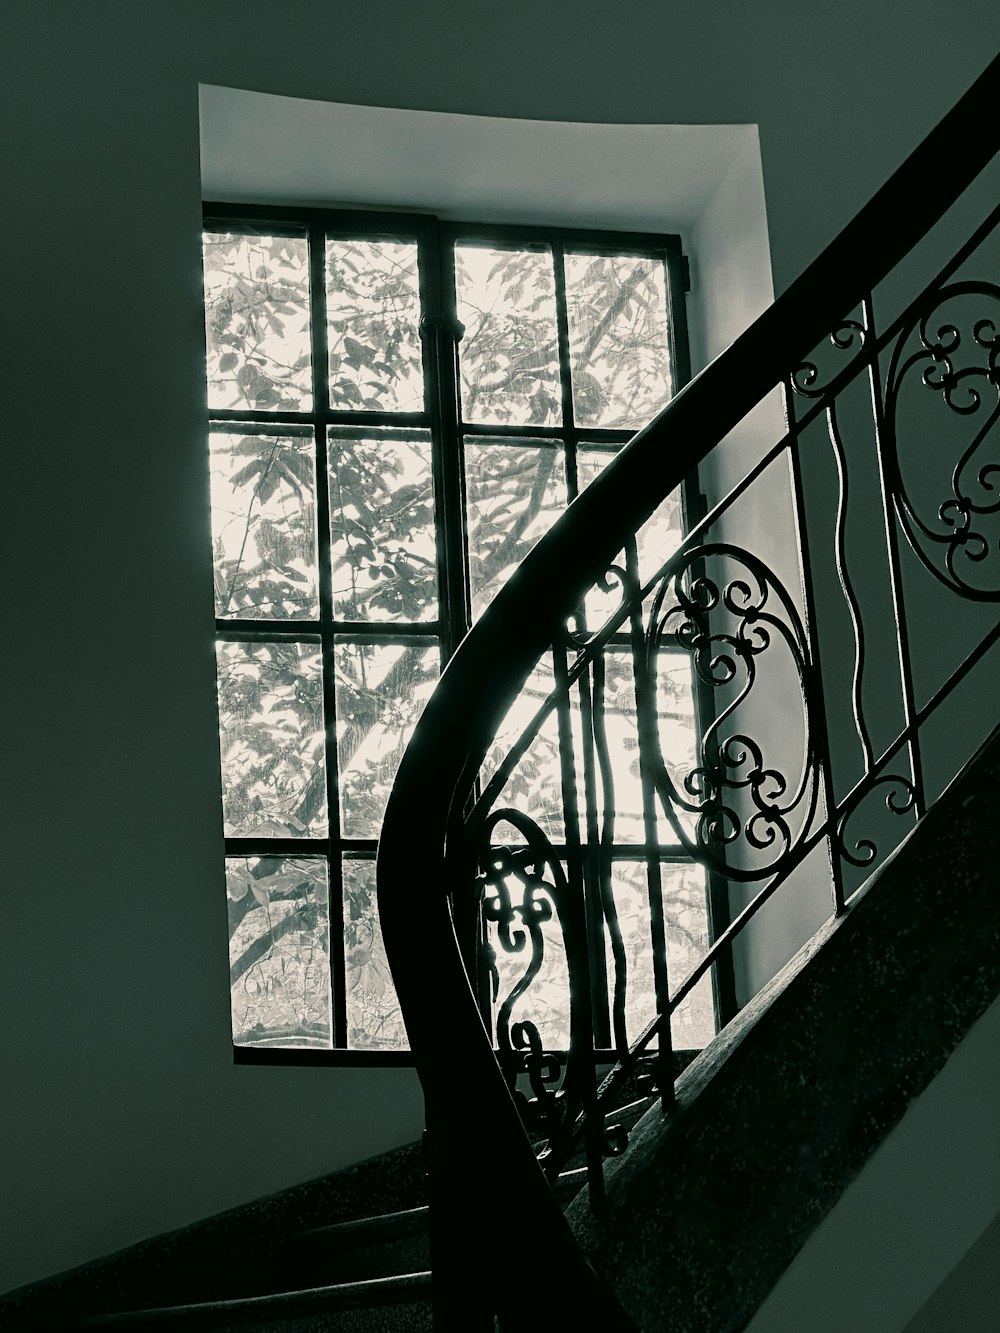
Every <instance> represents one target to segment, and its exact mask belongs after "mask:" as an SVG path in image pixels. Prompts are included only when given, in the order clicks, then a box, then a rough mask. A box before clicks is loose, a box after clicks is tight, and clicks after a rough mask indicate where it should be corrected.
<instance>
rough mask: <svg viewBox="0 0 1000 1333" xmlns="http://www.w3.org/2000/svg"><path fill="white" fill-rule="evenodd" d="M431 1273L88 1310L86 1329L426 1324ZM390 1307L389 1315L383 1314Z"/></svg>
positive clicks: (363, 1330) (361, 1331) (363, 1329)
mask: <svg viewBox="0 0 1000 1333" xmlns="http://www.w3.org/2000/svg"><path fill="white" fill-rule="evenodd" d="M430 1295H431V1275H430V1273H429V1272H420V1273H403V1274H399V1275H397V1276H395V1277H383V1278H372V1279H369V1280H367V1281H364V1282H345V1283H341V1284H339V1285H337V1286H332V1287H313V1288H311V1289H309V1290H307V1291H294V1292H282V1293H280V1294H278V1295H273V1296H253V1297H248V1298H245V1299H242V1300H230V1301H207V1302H204V1303H201V1304H196V1305H171V1306H161V1307H157V1308H153V1309H148V1310H124V1311H120V1312H117V1313H114V1314H103V1315H93V1316H91V1317H90V1318H89V1319H87V1320H85V1321H84V1327H85V1328H112V1329H113V1328H145V1327H146V1326H150V1327H164V1328H166V1327H172V1326H174V1327H181V1326H183V1327H184V1328H211V1329H214V1330H216V1333H224V1331H225V1330H227V1329H239V1328H255V1329H258V1330H263V1329H283V1328H287V1329H293V1328H294V1329H301V1330H302V1331H303V1333H304V1331H305V1330H306V1329H307V1328H309V1327H315V1328H316V1329H331V1330H341V1329H342V1330H345V1333H346V1331H347V1330H357V1331H358V1333H367V1331H368V1330H373V1333H374V1330H380V1329H381V1330H386V1331H388V1330H389V1329H392V1330H396V1329H399V1330H409V1329H429V1328H430V1327H431V1323H430V1308H431V1307H430ZM389 1310H393V1314H392V1315H390V1314H389V1313H388V1311H389Z"/></svg>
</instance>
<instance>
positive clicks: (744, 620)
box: [645, 542, 817, 881]
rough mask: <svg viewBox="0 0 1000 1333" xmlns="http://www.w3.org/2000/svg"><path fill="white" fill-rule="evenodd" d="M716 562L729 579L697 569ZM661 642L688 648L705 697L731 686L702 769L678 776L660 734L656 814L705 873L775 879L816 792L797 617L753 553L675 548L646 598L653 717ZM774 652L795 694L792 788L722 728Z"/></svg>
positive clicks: (759, 752)
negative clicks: (797, 718) (797, 728)
mask: <svg viewBox="0 0 1000 1333" xmlns="http://www.w3.org/2000/svg"><path fill="white" fill-rule="evenodd" d="M712 561H722V562H724V563H725V564H726V565H727V566H728V567H729V573H728V574H727V575H726V577H725V578H713V577H709V575H708V574H707V573H706V572H704V571H705V570H706V569H707V567H708V566H709V565H710V564H711V562H712ZM669 647H681V648H684V649H686V650H687V651H688V652H689V653H690V655H691V659H692V663H693V666H694V671H695V674H696V675H697V677H698V679H699V680H700V681H701V682H702V684H703V685H705V686H707V687H709V688H710V689H711V690H713V691H717V690H721V689H723V688H724V687H728V688H729V690H730V692H731V693H732V695H733V697H732V698H730V699H729V701H728V702H727V703H726V704H725V706H723V707H721V708H719V709H717V710H714V711H715V714H716V715H715V719H714V721H713V722H712V723H711V725H710V726H708V727H707V728H706V730H705V733H704V735H703V737H702V740H701V747H700V751H701V752H700V756H699V758H700V762H697V763H696V764H695V765H694V767H692V768H690V769H689V771H688V772H687V773H686V774H684V776H683V777H682V778H681V779H680V781H677V780H675V779H676V776H677V775H675V774H672V773H671V771H670V768H669V766H668V764H667V762H666V760H665V758H664V755H663V751H662V748H661V746H660V742H659V736H657V741H656V748H655V753H654V755H653V764H654V771H653V775H652V776H653V780H654V785H655V788H656V791H657V793H658V796H659V798H660V803H661V805H662V807H663V810H664V813H665V815H666V816H667V818H668V820H669V821H670V823H671V825H672V826H673V828H674V830H675V832H676V834H677V836H678V838H679V839H680V841H681V842H682V843H683V844H684V846H685V847H686V848H687V850H688V851H689V852H690V853H691V855H692V856H694V857H695V858H697V859H698V860H699V861H701V862H702V863H703V864H705V865H708V866H709V867H711V868H712V869H713V870H716V871H718V872H719V873H721V874H725V875H727V876H729V877H730V878H732V879H738V880H743V881H749V880H755V879H760V878H763V877H765V876H767V875H770V874H773V873H774V872H775V870H777V869H778V868H779V866H780V863H781V861H782V859H783V857H784V856H785V855H786V854H787V853H788V852H790V851H791V850H792V848H793V847H794V846H795V845H796V843H797V841H798V839H799V838H800V837H801V836H802V834H803V832H804V830H805V829H806V827H807V826H808V824H809V821H810V819H811V817H812V812H813V810H814V809H815V802H816V793H817V772H816V769H817V760H816V756H815V753H814V747H813V743H812V738H811V734H810V727H809V699H810V698H811V696H812V692H813V686H812V682H811V668H810V665H809V655H808V649H807V646H806V637H805V631H804V629H803V626H802V624H801V621H800V619H799V616H798V613H797V611H796V609H795V607H794V606H793V604H792V602H791V600H790V598H789V597H788V594H787V592H786V591H785V590H784V588H783V587H782V586H781V584H780V583H779V582H778V580H777V579H776V578H775V576H774V575H773V574H772V573H771V572H770V571H769V570H768V568H767V567H766V566H765V565H764V564H763V563H762V562H761V561H760V560H758V559H757V558H756V557H755V556H753V555H751V554H750V553H749V552H747V551H744V550H742V549H740V548H739V547H736V546H732V545H729V544H727V543H721V542H713V543H707V544H704V545H701V546H697V547H695V548H693V549H691V550H688V551H686V552H683V553H680V555H679V557H678V558H677V560H676V561H673V562H671V564H670V565H669V566H668V568H667V572H666V573H665V574H664V576H663V578H662V580H661V582H660V585H659V588H658V589H657V591H656V593H655V596H654V597H653V601H652V608H651V611H650V614H649V622H648V628H647V631H646V656H645V680H646V687H647V688H648V689H649V690H650V691H651V693H652V695H653V700H654V707H653V713H654V716H655V715H657V713H658V707H659V706H658V704H657V703H656V697H655V696H656V690H657V670H656V659H657V654H658V653H659V651H660V650H661V649H663V648H669ZM782 652H783V655H784V657H785V659H786V660H787V661H788V662H790V664H791V667H792V668H793V670H794V673H795V677H796V679H797V682H798V688H799V692H800V704H801V724H800V725H801V730H802V759H801V767H800V773H799V776H798V778H797V780H796V781H795V783H794V785H791V784H790V783H789V779H788V777H787V776H786V775H785V774H784V773H782V772H781V771H779V769H778V768H777V767H774V766H771V765H769V764H768V762H767V760H766V758H765V753H764V749H763V747H762V745H761V744H759V743H758V742H757V741H756V740H755V739H754V738H753V737H752V736H749V735H747V734H746V733H745V732H744V731H742V730H740V729H739V728H738V727H737V728H736V729H734V730H732V731H730V730H729V729H728V728H729V726H730V725H735V722H736V718H735V716H734V715H736V714H737V711H738V710H739V709H740V708H741V707H742V705H743V704H744V702H745V701H746V700H747V698H748V696H749V695H750V693H751V691H752V690H753V688H754V685H755V684H756V683H757V681H758V678H759V671H760V664H761V663H762V662H763V661H764V660H765V656H766V658H767V660H768V661H775V662H776V661H777V659H778V656H779V654H782ZM685 816H686V817H687V818H685ZM686 825H687V826H686ZM692 825H693V827H691V826H692Z"/></svg>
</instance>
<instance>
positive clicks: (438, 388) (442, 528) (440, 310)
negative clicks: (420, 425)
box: [420, 226, 471, 662]
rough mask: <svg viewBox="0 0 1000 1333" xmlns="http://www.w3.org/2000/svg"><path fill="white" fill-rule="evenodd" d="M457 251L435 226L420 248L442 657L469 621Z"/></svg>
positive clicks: (448, 654)
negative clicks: (456, 297) (457, 306)
mask: <svg viewBox="0 0 1000 1333" xmlns="http://www.w3.org/2000/svg"><path fill="white" fill-rule="evenodd" d="M453 256H454V243H453V239H452V237H451V236H450V235H449V233H448V232H446V231H445V230H444V229H443V228H441V227H440V226H435V227H434V228H433V231H432V232H431V234H430V235H429V236H428V237H427V238H426V240H425V243H424V246H423V248H422V251H421V265H420V275H421V304H422V307H423V314H422V317H421V321H420V329H421V334H422V336H423V344H424V384H425V392H426V395H427V404H428V407H429V409H430V419H431V439H432V446H431V447H432V467H433V475H434V514H435V527H436V531H437V547H438V550H437V564H438V597H439V604H440V613H439V619H440V623H441V640H442V643H441V649H442V653H441V655H442V661H443V662H447V661H448V660H449V659H450V658H451V656H452V654H453V653H454V651H455V649H456V648H457V647H458V645H459V643H460V642H461V640H462V638H463V637H464V635H465V633H466V631H467V630H468V628H469V625H470V623H471V596H470V591H469V570H468V544H467V539H466V523H465V475H464V449H463V445H462V430H461V422H460V418H459V400H458V344H459V340H460V338H461V335H462V332H463V330H462V328H461V326H460V325H459V323H458V317H457V315H456V313H455V276H454V257H453Z"/></svg>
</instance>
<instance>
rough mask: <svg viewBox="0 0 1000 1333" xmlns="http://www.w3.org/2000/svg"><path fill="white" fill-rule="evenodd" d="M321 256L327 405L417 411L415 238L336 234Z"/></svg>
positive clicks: (420, 396) (420, 394) (420, 401)
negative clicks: (343, 236)
mask: <svg viewBox="0 0 1000 1333" xmlns="http://www.w3.org/2000/svg"><path fill="white" fill-rule="evenodd" d="M326 262H327V288H326V313H327V319H328V321H329V330H328V338H329V355H330V406H331V407H334V408H338V409H340V410H341V411H349V410H351V409H352V408H356V409H358V410H359V411H361V410H363V411H366V412H420V411H422V410H423V406H424V382H423V370H422V357H421V350H420V294H419V290H418V283H417V246H416V243H415V242H414V241H365V240H357V241H355V240H342V239H340V238H337V239H333V240H328V241H327V243H326Z"/></svg>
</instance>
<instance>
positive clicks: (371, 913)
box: [344, 860, 407, 1051]
mask: <svg viewBox="0 0 1000 1333" xmlns="http://www.w3.org/2000/svg"><path fill="white" fill-rule="evenodd" d="M344 949H345V962H346V969H345V970H346V978H347V1045H348V1046H353V1047H355V1048H361V1049H364V1050H377V1051H385V1050H394V1051H398V1050H405V1049H406V1045H407V1042H406V1029H405V1028H404V1027H403V1016H402V1014H401V1013H400V1009H399V1000H398V999H397V998H396V990H395V987H394V986H393V984H392V978H391V977H390V975H389V962H388V959H387V958H386V956H385V945H384V943H383V942H382V927H381V926H380V925H379V921H378V911H377V909H376V901H375V862H374V861H355V860H345V861H344Z"/></svg>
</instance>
